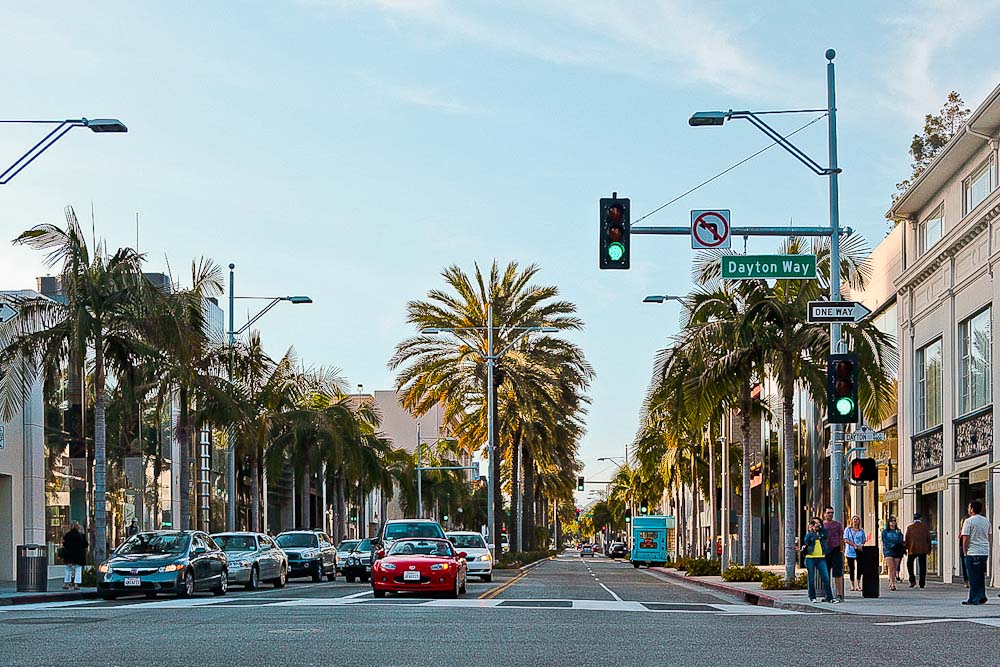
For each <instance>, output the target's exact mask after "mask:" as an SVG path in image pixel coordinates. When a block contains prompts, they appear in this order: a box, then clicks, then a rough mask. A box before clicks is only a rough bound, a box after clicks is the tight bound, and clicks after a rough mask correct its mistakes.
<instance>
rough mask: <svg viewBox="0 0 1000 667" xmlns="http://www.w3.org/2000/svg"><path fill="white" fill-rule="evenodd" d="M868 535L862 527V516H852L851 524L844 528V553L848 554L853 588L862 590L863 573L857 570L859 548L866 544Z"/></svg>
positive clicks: (848, 570) (849, 572) (848, 565)
mask: <svg viewBox="0 0 1000 667" xmlns="http://www.w3.org/2000/svg"><path fill="white" fill-rule="evenodd" d="M867 541H868V536H867V535H865V531H864V530H862V528H861V517H859V516H858V515H857V514H855V515H854V516H852V517H851V525H850V527H849V528H846V529H845V530H844V554H845V555H846V556H847V572H848V574H849V575H850V576H851V590H852V591H860V590H861V573H860V572H857V569H858V568H857V560H858V549H860V548H861V547H863V546H865V542H867Z"/></svg>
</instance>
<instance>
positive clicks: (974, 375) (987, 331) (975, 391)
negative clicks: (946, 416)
mask: <svg viewBox="0 0 1000 667" xmlns="http://www.w3.org/2000/svg"><path fill="white" fill-rule="evenodd" d="M991 329H992V327H991V322H990V309H989V307H987V308H984V309H983V310H981V311H979V312H978V313H976V314H975V315H973V316H972V317H970V318H969V319H967V320H964V321H962V322H961V323H960V324H959V325H958V342H959V343H958V344H959V354H960V357H961V358H960V363H959V395H960V401H959V405H960V411H961V413H962V414H965V413H967V412H973V411H975V410H978V409H979V408H982V407H985V406H987V405H989V404H990V401H991V400H992V399H991V392H990V345H991V342H990V341H991V338H992V335H991Z"/></svg>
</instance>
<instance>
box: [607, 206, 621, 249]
mask: <svg viewBox="0 0 1000 667" xmlns="http://www.w3.org/2000/svg"><path fill="white" fill-rule="evenodd" d="M611 210H613V211H614V210H617V209H611ZM608 240H609V241H611V242H612V243H614V242H616V241H621V240H622V226H621V225H611V226H610V227H608Z"/></svg>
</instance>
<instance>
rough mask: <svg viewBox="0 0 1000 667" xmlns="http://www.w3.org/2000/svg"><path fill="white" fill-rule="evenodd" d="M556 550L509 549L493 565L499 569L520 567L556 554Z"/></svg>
mask: <svg viewBox="0 0 1000 667" xmlns="http://www.w3.org/2000/svg"><path fill="white" fill-rule="evenodd" d="M555 553H556V552H555V551H520V552H518V551H508V552H507V553H505V554H503V555H502V556H500V560H499V561H497V562H496V563H494V565H493V567H494V568H496V569H498V570H510V569H515V568H519V567H521V566H522V565H527V564H528V563H534V562H535V561H536V560H542V559H543V558H548V557H549V556H553V555H555Z"/></svg>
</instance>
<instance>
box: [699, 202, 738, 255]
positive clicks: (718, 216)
mask: <svg viewBox="0 0 1000 667" xmlns="http://www.w3.org/2000/svg"><path fill="white" fill-rule="evenodd" d="M729 220H730V216H729V209H725V208H723V209H718V210H716V211H694V210H693V211H691V249H692V250H712V249H715V248H729V247H731V243H732V239H731V237H730V236H729V230H730V225H729Z"/></svg>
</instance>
